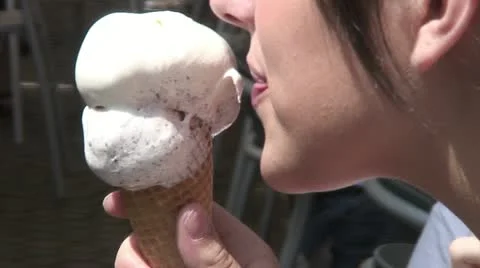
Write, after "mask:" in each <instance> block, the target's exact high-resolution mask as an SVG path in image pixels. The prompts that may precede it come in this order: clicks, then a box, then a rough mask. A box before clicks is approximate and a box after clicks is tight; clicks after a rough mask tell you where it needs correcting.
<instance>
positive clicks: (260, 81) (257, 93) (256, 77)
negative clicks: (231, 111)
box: [250, 65, 268, 108]
mask: <svg viewBox="0 0 480 268" xmlns="http://www.w3.org/2000/svg"><path fill="white" fill-rule="evenodd" d="M250 70H251V75H252V78H253V81H254V83H253V86H252V91H251V93H250V98H251V103H252V106H253V107H254V108H255V107H257V106H258V104H259V103H260V100H261V99H262V96H263V95H264V93H265V91H267V89H268V83H267V79H266V77H265V76H264V75H260V74H259V72H257V71H255V69H254V68H252V67H251V65H250Z"/></svg>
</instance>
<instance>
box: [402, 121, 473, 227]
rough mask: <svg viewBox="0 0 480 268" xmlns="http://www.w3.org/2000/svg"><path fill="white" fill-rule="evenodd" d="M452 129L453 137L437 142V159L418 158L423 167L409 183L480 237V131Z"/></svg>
mask: <svg viewBox="0 0 480 268" xmlns="http://www.w3.org/2000/svg"><path fill="white" fill-rule="evenodd" d="M472 126H473V127H472ZM453 129H455V132H456V133H451V134H449V135H447V136H448V137H449V138H448V139H447V138H440V140H441V141H440V142H439V144H441V145H440V146H439V149H438V151H436V152H435V153H436V155H437V156H433V155H432V156H431V157H429V158H423V159H424V160H423V161H422V160H421V159H419V158H417V160H420V161H421V162H420V163H421V166H422V167H418V168H416V169H415V170H416V171H420V172H417V174H409V175H411V176H409V178H416V179H410V180H408V182H409V183H411V184H413V185H416V186H418V187H420V188H421V189H423V190H425V191H426V192H428V193H430V194H432V195H433V196H434V197H435V198H436V199H437V200H439V201H440V202H442V203H443V204H445V205H446V206H447V207H448V208H449V209H450V210H452V211H453V212H454V213H455V214H456V215H457V216H458V217H459V218H460V219H461V220H462V221H463V222H464V223H465V224H466V225H467V226H468V227H469V228H470V229H471V230H472V232H474V234H475V235H477V236H480V215H479V209H480V163H479V160H480V142H478V139H479V137H480V128H479V127H477V126H476V125H475V124H465V125H464V126H460V125H458V127H455V128H453ZM422 157H425V156H422ZM425 159H433V160H432V161H431V162H430V161H427V163H425Z"/></svg>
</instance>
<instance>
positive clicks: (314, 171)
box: [210, 0, 417, 193]
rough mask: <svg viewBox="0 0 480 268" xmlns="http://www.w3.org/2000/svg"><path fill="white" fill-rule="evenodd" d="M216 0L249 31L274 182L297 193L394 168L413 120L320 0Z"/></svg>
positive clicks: (265, 164)
mask: <svg viewBox="0 0 480 268" xmlns="http://www.w3.org/2000/svg"><path fill="white" fill-rule="evenodd" d="M406 2H407V1H391V4H392V6H390V7H389V8H388V10H386V11H385V12H392V15H393V12H395V13H398V12H399V11H398V10H399V9H398V7H399V5H406ZM210 4H211V7H212V9H213V11H214V12H215V13H216V14H217V15H218V16H219V17H220V18H222V19H224V20H226V21H227V22H229V23H232V24H234V25H236V26H239V27H242V28H244V29H246V30H248V31H249V32H250V34H251V45H250V50H249V53H248V56H247V62H248V64H249V66H250V70H251V72H252V73H253V77H256V80H257V85H256V86H255V87H254V89H253V93H252V96H253V100H252V102H253V105H254V107H255V109H256V111H257V113H258V115H259V117H260V119H261V121H262V123H263V126H264V128H265V145H264V150H263V154H262V159H261V170H262V175H263V176H264V178H265V179H266V181H267V182H268V183H269V184H270V185H271V186H273V187H274V188H276V189H278V190H281V191H285V192H296V193H299V192H306V191H312V190H320V191H321V190H331V189H334V188H337V187H343V186H346V185H347V184H351V183H353V182H355V180H358V179H360V178H366V177H371V176H390V175H391V176H395V175H396V174H395V172H396V171H395V167H393V166H392V165H391V163H393V162H394V161H397V160H399V159H395V156H394V155H398V153H399V152H400V151H406V148H407V147H411V143H412V141H413V140H416V139H417V137H416V134H415V133H416V131H415V130H414V129H415V128H416V126H415V124H413V123H412V121H411V120H410V119H409V118H408V116H407V115H406V113H404V112H400V110H399V109H397V108H396V107H394V105H392V104H391V103H390V102H389V101H388V100H385V99H384V98H383V97H381V96H380V95H381V94H380V93H379V92H378V91H376V90H375V89H374V88H373V86H372V84H371V83H370V82H369V81H368V79H367V78H366V77H367V76H366V74H365V73H364V72H363V71H362V69H361V68H359V66H358V65H359V64H358V61H357V60H356V59H354V60H349V59H347V58H346V57H349V56H351V55H353V53H352V54H348V53H349V52H348V50H349V49H348V48H346V47H345V46H342V45H341V43H340V42H339V41H338V40H337V39H336V37H335V35H334V34H333V33H332V32H331V31H330V30H329V29H330V28H329V27H330V26H328V25H327V23H326V21H325V20H324V18H323V17H322V15H321V12H319V10H318V7H317V5H316V3H315V0H297V1H291V0H210ZM395 5H396V6H395ZM394 15H395V16H394V17H402V16H401V14H400V15H399V14H394ZM385 17H387V18H388V17H390V16H388V15H385ZM403 19H405V17H404V16H403ZM392 20H393V19H392ZM391 25H401V23H395V21H393V22H392V24H391ZM395 27H397V28H395V29H393V28H392V31H391V32H395V33H396V36H394V37H393V38H395V40H397V41H398V40H401V41H398V42H397V43H399V44H401V43H402V42H405V46H408V40H410V37H411V36H410V33H409V31H408V29H402V28H401V26H395ZM405 28H408V27H405ZM403 40H405V41H403ZM346 51H347V54H345V52H346ZM398 53H399V54H401V53H402V52H401V51H398ZM398 56H400V58H401V55H398ZM407 58H408V56H407ZM413 142H415V141H413ZM407 143H408V145H407Z"/></svg>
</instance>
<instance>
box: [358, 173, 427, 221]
mask: <svg viewBox="0 0 480 268" xmlns="http://www.w3.org/2000/svg"><path fill="white" fill-rule="evenodd" d="M362 187H363V189H364V190H365V192H366V193H367V195H369V196H370V197H371V198H372V199H373V200H374V201H375V202H376V203H377V204H378V205H379V206H380V207H382V208H384V209H385V210H386V211H387V212H389V213H390V214H392V215H394V216H396V217H398V218H399V219H400V220H403V221H404V222H405V223H407V224H409V225H410V226H411V227H413V228H415V229H416V230H421V229H422V228H423V226H424V225H425V223H426V221H427V218H428V215H429V212H430V209H431V207H432V206H433V204H434V203H435V199H433V198H432V197H430V196H429V195H427V194H426V193H424V192H422V191H420V190H418V189H417V188H415V187H413V186H410V185H408V184H406V183H404V182H401V181H398V180H393V179H386V178H378V179H371V180H368V181H365V182H363V183H362Z"/></svg>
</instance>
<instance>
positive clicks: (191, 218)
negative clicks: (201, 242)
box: [184, 209, 211, 240]
mask: <svg viewBox="0 0 480 268" xmlns="http://www.w3.org/2000/svg"><path fill="white" fill-rule="evenodd" d="M184 225H185V229H186V230H187V233H188V235H189V236H190V237H191V238H192V239H193V240H198V239H202V238H205V237H207V236H208V235H210V230H211V228H210V223H209V221H208V218H207V217H206V216H205V213H203V211H202V210H201V209H196V210H194V209H192V210H190V211H188V212H187V215H185V218H184Z"/></svg>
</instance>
